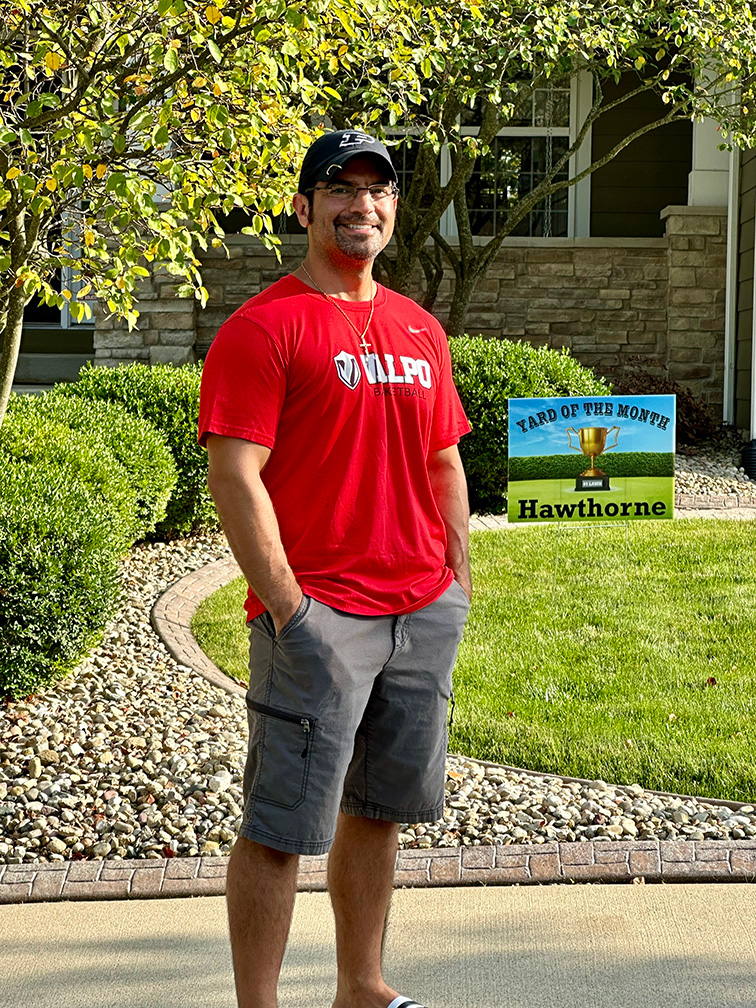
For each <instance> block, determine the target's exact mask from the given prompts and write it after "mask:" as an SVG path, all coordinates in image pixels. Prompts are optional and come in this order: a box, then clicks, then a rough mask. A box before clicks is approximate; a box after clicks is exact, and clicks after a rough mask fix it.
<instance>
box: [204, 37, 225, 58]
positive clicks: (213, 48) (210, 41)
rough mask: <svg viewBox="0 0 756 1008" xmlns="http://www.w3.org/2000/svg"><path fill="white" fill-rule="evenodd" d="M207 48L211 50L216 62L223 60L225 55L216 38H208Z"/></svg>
mask: <svg viewBox="0 0 756 1008" xmlns="http://www.w3.org/2000/svg"><path fill="white" fill-rule="evenodd" d="M207 48H208V49H209V50H210V55H211V56H212V57H213V59H214V60H215V62H216V63H221V62H223V55H222V53H221V51H220V49H219V48H218V45H217V43H216V42H215V40H214V39H211V38H209V39H208V40H207Z"/></svg>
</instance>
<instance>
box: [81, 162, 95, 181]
mask: <svg viewBox="0 0 756 1008" xmlns="http://www.w3.org/2000/svg"><path fill="white" fill-rule="evenodd" d="M81 170H82V171H83V172H84V178H88V179H91V178H92V176H93V175H94V172H93V171H92V165H88V164H85V165H82V168H81Z"/></svg>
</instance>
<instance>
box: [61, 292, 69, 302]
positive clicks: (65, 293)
mask: <svg viewBox="0 0 756 1008" xmlns="http://www.w3.org/2000/svg"><path fill="white" fill-rule="evenodd" d="M60 293H61V295H62V296H63V297H64V298H65V299H66V301H70V300H71V291H70V290H67V289H66V290H62V291H61V292H60Z"/></svg>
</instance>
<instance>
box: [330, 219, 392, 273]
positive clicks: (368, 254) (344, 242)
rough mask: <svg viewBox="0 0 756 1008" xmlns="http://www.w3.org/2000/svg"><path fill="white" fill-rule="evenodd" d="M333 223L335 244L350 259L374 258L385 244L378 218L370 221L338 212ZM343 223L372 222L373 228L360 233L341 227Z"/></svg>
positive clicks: (365, 260) (363, 260)
mask: <svg viewBox="0 0 756 1008" xmlns="http://www.w3.org/2000/svg"><path fill="white" fill-rule="evenodd" d="M333 223H334V230H335V232H336V244H337V245H338V247H339V249H340V250H341V251H342V252H343V253H344V255H345V256H348V257H349V258H350V259H355V260H357V261H359V262H368V261H370V260H372V259H375V257H376V256H377V255H378V253H379V252H381V251H382V250H383V248H384V246H385V245H386V242H385V241H384V237H383V222H382V221H380V220H378V221H370V220H365V218H363V217H360V216H357V215H355V214H340V215H339V216H338V217H337V218H336V220H335V221H334V222H333ZM344 224H372V225H373V226H374V228H375V230H373V231H370V232H368V233H363V234H360V233H356V232H354V231H351V230H350V229H349V228H347V227H343V226H342V225H344Z"/></svg>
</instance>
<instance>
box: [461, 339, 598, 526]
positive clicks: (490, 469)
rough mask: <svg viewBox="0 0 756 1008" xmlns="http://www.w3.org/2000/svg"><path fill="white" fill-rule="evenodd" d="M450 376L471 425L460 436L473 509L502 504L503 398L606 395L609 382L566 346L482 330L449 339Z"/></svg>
mask: <svg viewBox="0 0 756 1008" xmlns="http://www.w3.org/2000/svg"><path fill="white" fill-rule="evenodd" d="M449 346H450V348H451V357H452V364H453V367H454V381H455V384H456V386H457V390H458V391H459V396H460V399H461V400H462V405H463V406H464V407H465V412H466V413H467V416H468V418H469V420H470V424H471V425H472V428H473V429H472V433H470V434H467V435H466V436H465V437H463V438H462V440H461V441H460V445H459V449H460V454H461V455H462V460H463V462H464V464H465V471H466V473H467V480H468V486H469V491H470V506H471V508H472V510H473V511H479V512H491V513H494V514H498V513H501V512H502V511H504V509H505V507H506V486H507V443H508V442H507V418H508V410H507V399H521V398H529V397H540V396H570V395H580V396H582V395H609V394H610V393H611V388H610V386H609V385H607V383H606V382H605V381H603V379H601V378H597V377H596V375H595V374H594V373H593V371H591V370H590V368H587V367H584V366H583V365H582V364H581V363H580V362H579V361H577V360H575V358H574V357H572V356H571V355H570V353H569V351H568V350H567V349H566V348H563V349H562V350H551V349H549V348H548V347H534V346H531V344H530V343H523V342H520V341H518V342H515V341H513V340H507V339H502V340H496V339H486V338H485V337H483V336H454V337H451V338H450V339H449Z"/></svg>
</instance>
